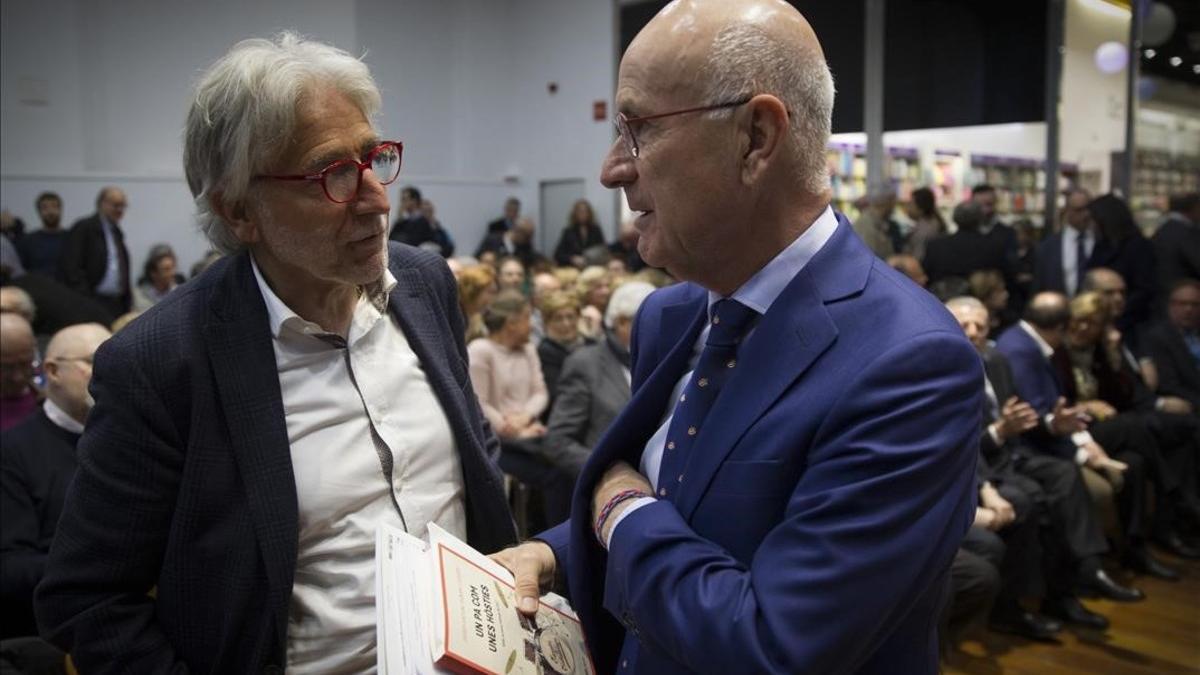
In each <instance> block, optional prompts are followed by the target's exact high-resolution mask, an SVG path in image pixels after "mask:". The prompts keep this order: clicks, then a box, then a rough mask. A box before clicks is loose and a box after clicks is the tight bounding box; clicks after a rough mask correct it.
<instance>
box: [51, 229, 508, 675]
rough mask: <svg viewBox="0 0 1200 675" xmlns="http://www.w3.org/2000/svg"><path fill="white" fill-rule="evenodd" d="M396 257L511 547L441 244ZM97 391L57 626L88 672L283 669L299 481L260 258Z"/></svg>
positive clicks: (196, 287)
mask: <svg viewBox="0 0 1200 675" xmlns="http://www.w3.org/2000/svg"><path fill="white" fill-rule="evenodd" d="M389 254H390V255H389V258H390V268H391V271H392V274H393V276H395V278H396V282H397V283H396V287H395V288H394V289H393V290H392V293H391V296H390V298H389V310H390V312H391V313H392V315H393V316H395V317H396V318H397V319H398V320H399V323H400V327H401V328H402V330H403V331H404V335H405V337H406V338H407V339H408V342H409V344H410V345H411V346H412V348H413V350H414V351H415V352H416V354H417V356H418V358H419V359H420V363H421V367H422V369H423V370H424V371H425V374H426V376H427V377H428V379H429V383H430V386H431V387H432V389H433V392H434V395H435V396H436V397H437V399H438V402H439V403H440V404H441V407H442V409H443V411H444V412H445V414H446V416H447V417H448V418H449V421H450V428H451V429H452V430H453V433H454V440H455V445H456V447H457V449H458V453H459V456H460V458H461V460H462V471H463V480H464V481H465V494H466V498H467V538H468V540H470V541H471V542H472V544H473V545H474V546H475V547H477V548H479V549H481V550H484V551H489V552H490V551H494V550H498V549H499V548H501V547H503V546H506V545H508V544H510V543H512V542H513V541H515V539H516V533H515V530H514V527H513V523H512V519H511V517H510V516H509V513H508V507H507V504H506V501H505V498H504V490H503V483H502V479H501V475H500V473H499V471H498V470H497V469H496V468H495V465H494V463H493V461H492V460H493V457H494V455H495V453H496V452H497V450H498V445H497V442H496V439H495V436H494V435H493V434H492V432H491V429H490V428H489V427H488V426H487V422H486V421H485V420H484V418H483V415H482V412H481V411H480V409H479V405H478V402H477V400H476V398H475V394H474V391H473V390H472V388H471V381H470V378H469V377H468V375H467V365H466V360H467V356H466V349H465V347H464V345H463V339H462V336H463V334H464V329H463V322H462V315H461V313H460V311H459V309H458V302H457V299H456V294H455V285H454V279H453V277H451V275H450V271H449V270H448V269H447V267H446V263H445V262H444V261H443V260H442V259H441V258H440V257H439V256H437V255H434V254H432V253H428V252H425V251H420V250H417V249H413V248H411V247H408V246H402V245H400V244H391V245H390V246H389ZM92 393H93V395H94V396H95V398H96V407H95V409H94V410H93V411H92V414H91V416H90V417H89V418H88V424H87V430H86V431H85V433H84V435H83V438H82V439H81V441H80V444H79V470H78V473H77V475H76V479H75V482H74V483H73V484H72V486H71V488H70V491H69V492H68V496H67V505H66V507H65V510H64V512H63V517H62V520H61V521H60V522H59V525H58V534H57V537H56V539H55V541H54V544H53V546H52V548H51V551H50V560H49V563H48V564H47V568H46V575H45V577H44V580H43V582H42V584H41V585H40V586H39V587H38V590H37V597H36V603H37V606H36V610H37V614H38V621H39V624H40V626H41V629H42V634H43V635H44V636H45V637H47V638H48V639H50V640H51V641H53V642H55V643H56V644H58V645H59V646H61V647H62V648H64V649H67V650H69V651H70V652H71V655H72V657H73V658H74V659H75V663H76V664H77V665H78V666H79V669H80V671H81V672H89V673H90V672H135V673H161V672H184V670H185V667H186V670H189V671H190V672H259V671H260V670H262V669H263V668H264V667H271V666H274V667H278V668H282V666H283V665H284V659H285V657H286V653H285V650H286V645H287V635H286V633H287V619H288V603H289V600H290V598H291V594H292V584H293V580H294V575H295V568H296V549H297V534H298V531H299V525H298V520H297V519H298V513H297V501H296V481H295V476H294V474H293V472H292V458H291V451H290V448H289V445H288V437H287V426H286V421H285V419H284V411H283V402H282V398H281V394H280V389H279V376H278V373H277V371H276V368H275V353H274V349H273V347H272V343H271V333H270V326H269V324H268V318H267V310H266V305H265V304H264V302H263V298H262V293H261V292H260V291H259V289H258V285H257V283H256V281H255V278H254V274H253V271H252V269H251V266H250V257H249V255H247V254H246V253H240V254H237V255H234V256H232V257H230V258H227V259H225V260H223V261H220V262H218V263H217V264H216V265H214V266H213V268H212V269H210V270H209V271H208V272H206V273H205V274H204V275H203V276H202V277H201V278H199V279H197V280H195V281H191V282H188V283H187V284H185V285H183V286H181V287H180V288H179V289H178V290H176V291H174V292H172V293H171V295H170V296H168V297H167V298H166V299H165V300H163V301H162V302H160V303H158V304H157V305H155V306H154V307H153V308H152V309H151V310H150V311H148V312H147V313H146V314H144V315H143V316H141V317H139V318H138V319H137V320H136V321H134V322H133V323H132V324H130V325H129V326H128V327H127V328H126V329H125V330H123V331H121V332H120V333H118V334H117V335H116V336H114V337H113V338H112V339H111V340H109V341H108V342H106V343H105V344H104V345H103V346H101V348H100V350H99V351H98V352H97V354H96V364H95V371H94V375H93V378H92ZM155 586H157V595H156V598H154V599H151V598H150V597H148V596H147V594H146V593H147V591H149V590H150V589H151V588H152V587H155Z"/></svg>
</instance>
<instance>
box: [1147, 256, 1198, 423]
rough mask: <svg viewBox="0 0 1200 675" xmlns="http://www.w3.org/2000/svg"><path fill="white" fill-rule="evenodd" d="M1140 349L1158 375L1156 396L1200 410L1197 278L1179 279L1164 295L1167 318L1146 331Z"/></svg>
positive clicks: (1193, 409) (1192, 409) (1193, 412)
mask: <svg viewBox="0 0 1200 675" xmlns="http://www.w3.org/2000/svg"><path fill="white" fill-rule="evenodd" d="M1142 340H1143V344H1142V349H1143V353H1144V354H1145V356H1146V357H1148V358H1149V359H1150V360H1151V361H1152V362H1153V363H1154V369H1155V371H1156V372H1157V374H1158V391H1157V393H1158V395H1159V396H1173V397H1176V398H1180V399H1182V400H1184V401H1187V402H1188V403H1189V404H1190V405H1191V412H1192V414H1195V413H1196V411H1198V410H1200V280H1197V279H1186V278H1185V279H1180V280H1178V281H1176V282H1175V285H1174V287H1173V288H1171V292H1170V293H1169V294H1168V295H1167V318H1166V320H1165V321H1160V322H1159V323H1158V324H1156V325H1154V326H1152V327H1150V328H1149V329H1148V330H1146V332H1145V334H1144V336H1143V338H1142Z"/></svg>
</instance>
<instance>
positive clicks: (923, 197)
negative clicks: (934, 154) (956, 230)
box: [903, 187, 948, 260]
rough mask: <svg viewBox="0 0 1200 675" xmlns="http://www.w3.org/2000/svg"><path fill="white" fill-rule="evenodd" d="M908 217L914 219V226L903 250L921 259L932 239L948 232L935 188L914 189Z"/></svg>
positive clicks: (909, 203)
mask: <svg viewBox="0 0 1200 675" xmlns="http://www.w3.org/2000/svg"><path fill="white" fill-rule="evenodd" d="M908 217H909V218H910V219H912V221H913V228H912V230H911V231H910V232H909V233H908V241H906V242H905V243H904V250H903V252H904V253H907V254H909V255H911V256H912V257H914V258H916V259H917V260H920V259H921V258H924V257H925V246H926V245H927V244H928V243H929V242H930V241H931V240H933V239H937V238H939V237H944V236H946V235H947V234H948V231H947V228H946V221H945V220H943V219H942V214H941V212H940V211H938V208H937V198H936V196H935V195H934V194H933V190H930V189H929V188H927V187H919V188H917V189H916V190H913V191H912V199H911V200H910V201H909V202H908Z"/></svg>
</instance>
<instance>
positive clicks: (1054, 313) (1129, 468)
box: [996, 292, 1177, 578]
mask: <svg viewBox="0 0 1200 675" xmlns="http://www.w3.org/2000/svg"><path fill="white" fill-rule="evenodd" d="M1070 318H1071V315H1070V310H1069V309H1068V306H1067V298H1066V296H1064V295H1062V294H1061V293H1053V292H1046V293H1039V294H1037V295H1035V296H1034V297H1033V299H1032V300H1031V301H1030V303H1029V306H1028V307H1026V309H1025V318H1024V319H1023V320H1022V321H1020V322H1018V323H1017V324H1016V325H1015V326H1013V327H1012V328H1009V329H1008V330H1006V331H1004V333H1003V334H1001V335H1000V338H999V339H998V340H997V341H996V349H997V350H998V351H999V352H1000V353H1002V354H1004V356H1005V357H1007V358H1008V361H1009V364H1010V365H1011V366H1012V373H1013V383H1014V387H1015V390H1016V393H1017V395H1018V396H1019V397H1020V398H1021V399H1022V400H1024V401H1026V402H1028V403H1029V405H1031V406H1032V407H1033V409H1034V410H1035V411H1037V414H1038V419H1039V420H1040V424H1039V426H1038V428H1037V429H1035V430H1033V431H1030V432H1029V433H1028V434H1027V437H1028V438H1029V439H1030V440H1031V441H1032V442H1033V444H1034V446H1035V447H1036V448H1037V449H1038V450H1039V451H1041V452H1046V453H1049V454H1051V455H1054V456H1057V457H1061V458H1063V459H1073V460H1074V461H1075V462H1076V463H1077V464H1083V465H1085V466H1087V467H1089V468H1091V469H1092V470H1093V471H1095V472H1097V473H1098V474H1100V475H1101V476H1103V477H1104V478H1105V479H1107V481H1108V482H1109V483H1110V484H1112V485H1113V491H1114V492H1117V493H1118V510H1119V512H1120V521H1121V526H1122V529H1123V534H1124V537H1125V547H1124V548H1125V550H1124V554H1123V556H1122V563H1123V564H1124V565H1125V566H1126V567H1127V568H1129V569H1133V570H1135V571H1139V572H1144V573H1147V574H1151V575H1153V576H1158V577H1163V578H1172V577H1174V576H1176V575H1177V572H1175V571H1174V570H1172V569H1170V568H1169V567H1166V566H1165V565H1163V564H1162V563H1161V562H1159V561H1158V560H1157V559H1155V558H1154V556H1153V555H1151V553H1150V550H1149V547H1147V546H1146V535H1147V533H1146V531H1145V525H1144V522H1143V521H1144V520H1145V507H1146V503H1145V501H1146V500H1145V495H1146V493H1145V489H1146V475H1147V467H1146V464H1147V461H1146V459H1145V458H1144V457H1143V453H1149V454H1150V455H1151V457H1152V458H1154V455H1156V454H1157V452H1156V451H1157V445H1156V443H1155V441H1154V438H1153V437H1152V436H1150V434H1149V433H1148V432H1146V431H1145V430H1144V428H1141V427H1138V426H1135V425H1126V424H1105V423H1097V424H1096V425H1093V427H1092V428H1091V429H1087V428H1086V422H1087V421H1088V420H1089V419H1090V418H1089V417H1088V416H1087V413H1086V411H1085V410H1084V409H1083V408H1082V407H1080V406H1069V405H1068V404H1069V403H1070V401H1069V399H1068V398H1067V397H1066V392H1065V391H1064V389H1063V387H1064V385H1065V384H1066V383H1062V382H1061V380H1060V377H1059V374H1058V372H1057V370H1056V367H1055V362H1054V355H1055V350H1058V349H1063V348H1064V343H1065V341H1066V331H1067V326H1068V324H1069V322H1070ZM1035 432H1036V433H1035ZM1110 455H1111V456H1110ZM1158 459H1160V457H1159V458H1158Z"/></svg>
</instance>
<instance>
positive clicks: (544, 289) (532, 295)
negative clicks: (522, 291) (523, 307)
mask: <svg viewBox="0 0 1200 675" xmlns="http://www.w3.org/2000/svg"><path fill="white" fill-rule="evenodd" d="M560 290H562V282H561V281H559V280H558V277H556V276H554V275H553V274H551V273H550V272H538V273H537V274H534V275H532V277H531V278H530V280H529V299H530V301H531V302H532V303H533V318H532V319H531V321H532V323H533V343H534V344H537V345H540V344H541V343H542V338H544V337H546V320H545V316H543V314H542V303H544V302H545V301H546V297H547V296H549V295H550V294H551V293H557V292H559V291H560ZM543 365H544V364H543ZM553 398H554V397H553V396H551V399H553Z"/></svg>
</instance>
